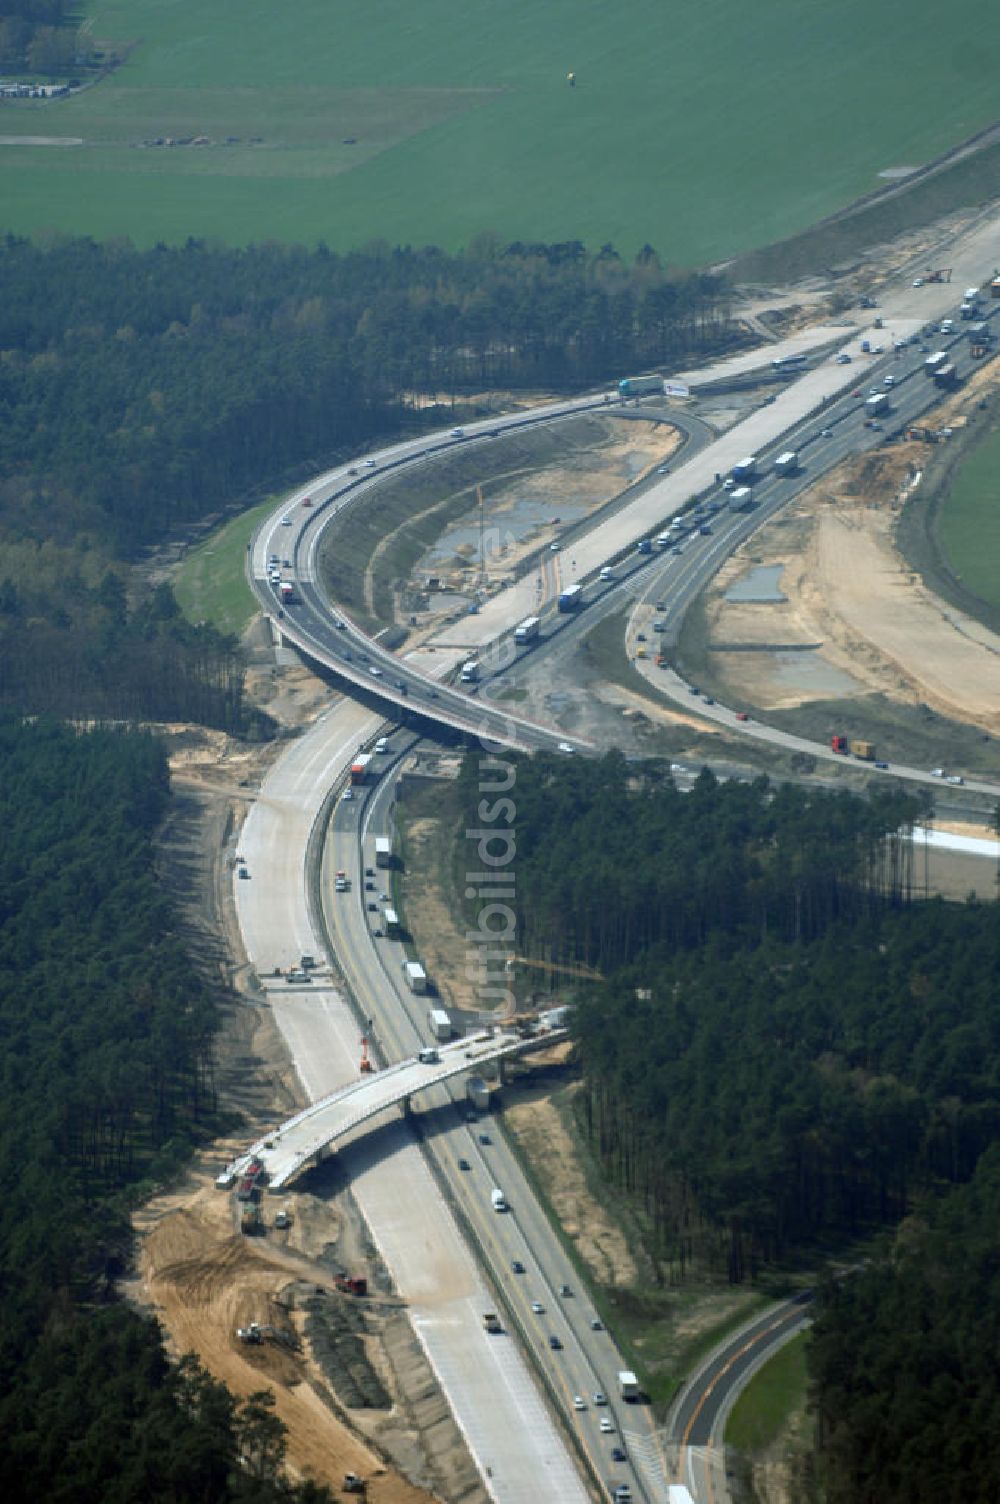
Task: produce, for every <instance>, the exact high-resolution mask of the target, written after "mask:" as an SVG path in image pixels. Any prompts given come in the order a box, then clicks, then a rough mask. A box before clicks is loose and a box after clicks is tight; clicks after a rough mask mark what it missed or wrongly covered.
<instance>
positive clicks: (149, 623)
mask: <svg viewBox="0 0 1000 1504" xmlns="http://www.w3.org/2000/svg"><path fill="white" fill-rule="evenodd" d="M12 553H15V554H16V555H17V556H18V557H20V558H22V559H28V560H29V562H30V564H31V565H32V567H31V568H30V569H26V570H25V571H24V572H23V573H19V574H17V576H16V577H15V578H10V577H8V578H7V579H5V580H0V711H2V710H8V711H23V712H29V713H31V714H35V715H37V714H48V715H57V716H68V717H73V718H87V719H93V718H97V719H106V720H124V721H137V720H155V721H195V722H197V723H199V724H201V725H205V726H216V727H219V728H220V729H222V730H225V731H230V732H240V731H245V730H247V729H250V728H251V727H252V726H254V725H255V724H256V721H257V718H256V717H255V716H253V715H252V714H248V713H247V712H246V710H245V707H244V699H243V681H244V665H243V660H242V658H241V656H240V654H239V652H238V647H237V644H236V642H235V641H230V640H229V639H227V638H225V637H223V636H220V634H219V633H218V632H216V631H215V629H214V628H213V627H211V626H210V625H208V624H201V625H199V626H195V625H192V623H190V622H188V621H186V620H185V619H184V617H183V616H182V615H181V612H180V608H179V606H178V605H177V602H176V600H175V599H174V596H173V592H172V591H171V589H170V587H169V586H168V585H165V584H164V585H159V586H157V587H156V588H155V589H153V590H150V591H144V592H142V593H141V594H139V595H138V598H137V599H134V600H133V601H131V602H130V601H129V599H128V595H127V592H126V586H125V579H124V573H123V571H122V570H121V569H120V568H119V569H107V568H104V569H103V573H101V574H100V575H99V577H98V578H97V580H96V583H94V584H93V585H91V584H89V583H88V581H87V579H86V577H85V575H84V573H83V572H82V571H81V570H80V569H79V567H78V566H77V565H76V564H74V563H73V562H72V561H70V560H68V559H66V558H64V557H62V556H60V555H59V554H58V553H57V552H55V553H54V551H52V550H45V549H41V548H39V547H38V546H36V545H34V544H28V545H20V546H17V545H12ZM93 563H94V564H95V565H97V566H98V568H103V566H102V564H101V560H100V559H99V558H98V557H95V558H94V559H93Z"/></svg>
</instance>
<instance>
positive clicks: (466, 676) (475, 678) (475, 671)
mask: <svg viewBox="0 0 1000 1504" xmlns="http://www.w3.org/2000/svg"><path fill="white" fill-rule="evenodd" d="M459 678H460V680H461V682H462V683H463V684H478V682H479V664H478V663H477V662H476V660H475V658H470V659H469V660H468V662H467V663H463V664H462V668H461V672H460V674H459Z"/></svg>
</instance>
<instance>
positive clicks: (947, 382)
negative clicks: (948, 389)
mask: <svg viewBox="0 0 1000 1504" xmlns="http://www.w3.org/2000/svg"><path fill="white" fill-rule="evenodd" d="M957 380H958V370H957V368H956V366H955V362H954V361H953V360H948V361H946V362H945V364H944V365H943V366H938V368H937V370H936V371H935V372H934V384H935V385H936V386H954V385H955V383H956V381H957Z"/></svg>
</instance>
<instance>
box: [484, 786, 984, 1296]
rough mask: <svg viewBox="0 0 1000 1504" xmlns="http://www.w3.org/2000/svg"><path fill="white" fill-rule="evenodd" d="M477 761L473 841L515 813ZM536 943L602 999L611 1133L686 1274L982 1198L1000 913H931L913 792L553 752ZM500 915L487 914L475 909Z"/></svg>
mask: <svg viewBox="0 0 1000 1504" xmlns="http://www.w3.org/2000/svg"><path fill="white" fill-rule="evenodd" d="M479 782H480V770H479V764H478V761H477V760H476V759H472V758H470V759H468V760H467V762H466V764H465V766H464V767H463V771H462V775H461V780H460V793H461V798H462V805H463V810H464V811H465V814H466V819H465V822H464V825H465V828H467V829H475V828H476V827H477V826H481V824H482V822H483V820H484V819H485V818H492V819H494V820H496V819H497V815H496V813H491V812H490V810H489V808H488V807H487V811H486V814H485V815H484V813H483V805H482V804H481V803H480V802H479V800H480V798H481V796H480V794H479ZM509 797H510V799H511V801H512V803H511V811H513V812H514V813H513V815H512V818H513V819H514V823H515V827H516V840H517V859H516V863H515V864H514V866H513V871H514V872H515V875H516V885H515V891H516V898H514V899H512V906H513V907H514V909H515V911H516V925H517V930H516V950H517V952H518V953H519V954H521V955H525V956H527V957H528V958H530V959H534V960H541V961H548V962H551V963H552V965H553V968H554V972H553V975H554V977H555V981H556V982H557V983H558V982H559V981H560V974H559V972H558V969H557V968H558V967H559V966H572V965H574V964H576V963H581V962H582V963H586V964H587V965H588V966H591V967H597V968H598V969H599V970H600V971H602V972H603V973H604V975H605V977H606V980H605V981H604V982H603V983H600V984H595V985H591V986H587V985H585V984H578V985H577V986H576V992H577V1008H576V1011H575V1015H574V1032H575V1035H576V1041H577V1046H578V1050H579V1057H580V1061H581V1064H582V1067H583V1072H584V1086H585V1089H584V1092H583V1094H582V1113H583V1120H584V1124H585V1127H586V1130H587V1131H588V1132H589V1134H590V1136H591V1138H592V1141H593V1143H594V1145H595V1147H596V1149H597V1151H598V1153H599V1155H600V1157H601V1159H602V1162H603V1164H604V1165H605V1167H606V1169H607V1172H608V1173H609V1175H610V1176H611V1177H612V1178H613V1179H614V1180H616V1181H617V1182H618V1183H619V1184H621V1185H622V1186H624V1187H626V1188H627V1189H628V1190H629V1191H631V1192H632V1193H634V1194H635V1195H636V1196H637V1198H639V1200H640V1202H641V1203H642V1204H644V1206H645V1207H646V1210H647V1212H648V1215H649V1220H650V1224H651V1226H652V1228H653V1231H654V1234H655V1240H656V1243H657V1245H658V1247H659V1249H660V1251H661V1253H662V1254H663V1255H664V1257H665V1259H666V1261H667V1263H668V1264H669V1265H670V1266H671V1267H672V1268H674V1269H675V1270H680V1269H684V1268H685V1267H687V1266H689V1265H690V1264H695V1263H696V1264H698V1266H699V1267H704V1266H705V1264H706V1263H707V1264H708V1265H711V1266H715V1267H718V1268H720V1269H721V1270H724V1271H727V1272H728V1274H729V1277H730V1278H732V1279H734V1280H741V1279H743V1278H745V1277H746V1276H747V1274H749V1273H752V1272H753V1271H754V1269H755V1268H757V1267H759V1266H760V1265H761V1264H762V1263H764V1262H768V1261H774V1260H777V1259H780V1258H783V1257H785V1256H787V1255H789V1254H790V1253H791V1252H793V1251H795V1250H797V1249H800V1248H801V1247H802V1246H803V1245H804V1244H809V1243H813V1244H815V1242H816V1241H817V1240H818V1239H830V1238H833V1239H841V1240H844V1239H849V1238H851V1237H854V1236H856V1235H858V1234H859V1233H861V1232H863V1231H866V1230H868V1229H870V1228H871V1227H873V1226H878V1225H880V1224H886V1223H891V1222H893V1221H895V1220H898V1219H899V1218H900V1217H901V1216H903V1215H904V1214H905V1213H906V1211H907V1210H908V1208H909V1207H910V1205H911V1204H912V1202H913V1198H914V1196H916V1195H919V1194H922V1193H924V1192H927V1191H929V1190H931V1189H932V1188H934V1187H936V1186H942V1185H948V1184H956V1183H961V1182H964V1181H966V1180H968V1179H969V1177H970V1176H971V1175H972V1174H973V1172H974V1170H975V1167H976V1164H977V1162H978V1160H979V1158H980V1156H981V1155H982V1154H983V1153H984V1152H985V1151H986V1150H987V1149H988V1148H989V1147H990V1145H991V1144H992V1143H993V1142H994V1140H995V1139H996V1137H997V1135H998V1131H1000V1017H998V1016H997V1013H996V1007H995V978H996V976H997V975H998V974H1000V927H998V925H997V916H996V910H995V907H994V906H993V905H986V906H977V905H969V906H964V907H956V906H950V905H946V904H939V903H921V904H919V905H916V904H913V903H912V902H911V901H910V870H909V869H910V856H909V853H910V850H911V843H910V840H909V825H910V823H911V822H912V820H913V818H914V816H915V814H916V812H917V806H916V804H915V803H914V801H913V800H912V799H910V798H908V797H906V796H902V795H898V794H894V793H886V792H885V791H884V790H880V791H878V792H873V793H872V794H871V796H870V797H869V798H867V799H860V798H857V797H854V796H851V795H846V794H841V795H830V794H821V793H816V792H812V791H807V790H805V789H801V788H793V787H784V788H774V787H772V786H771V785H770V784H769V783H768V782H767V781H766V780H763V779H762V780H759V781H757V782H756V783H753V784H740V783H734V782H731V783H727V784H721V785H720V784H719V783H717V782H716V781H715V779H713V778H712V777H711V776H710V775H708V774H703V775H702V777H701V778H700V779H699V780H698V782H697V783H696V785H695V787H694V789H693V790H692V791H691V792H690V793H688V794H682V793H680V792H679V791H678V790H676V789H675V788H674V787H673V786H672V784H671V782H670V780H669V778H666V779H664V778H663V777H662V775H661V776H657V774H656V771H655V769H654V768H653V767H652V766H634V765H633V766H630V765H628V764H626V763H625V761H624V759H622V758H621V757H620V756H610V757H608V758H605V759H604V760H603V762H601V763H597V762H585V761H583V760H580V761H573V762H568V761H567V760H566V759H556V758H536V759H533V760H531V761H530V762H522V763H520V764H519V765H518V768H517V776H516V781H515V785H514V787H513V788H512V790H511V792H510V795H509ZM474 907H475V900H472V901H471V902H470V910H469V914H470V919H472V918H474Z"/></svg>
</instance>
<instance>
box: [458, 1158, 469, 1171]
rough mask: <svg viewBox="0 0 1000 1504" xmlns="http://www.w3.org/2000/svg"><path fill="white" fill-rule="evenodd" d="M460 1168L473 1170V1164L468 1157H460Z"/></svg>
mask: <svg viewBox="0 0 1000 1504" xmlns="http://www.w3.org/2000/svg"><path fill="white" fill-rule="evenodd" d="M458 1168H459V1169H460V1170H471V1169H472V1166H471V1165H470V1164H469V1161H468V1160H467V1159H460V1160H459V1161H458Z"/></svg>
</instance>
